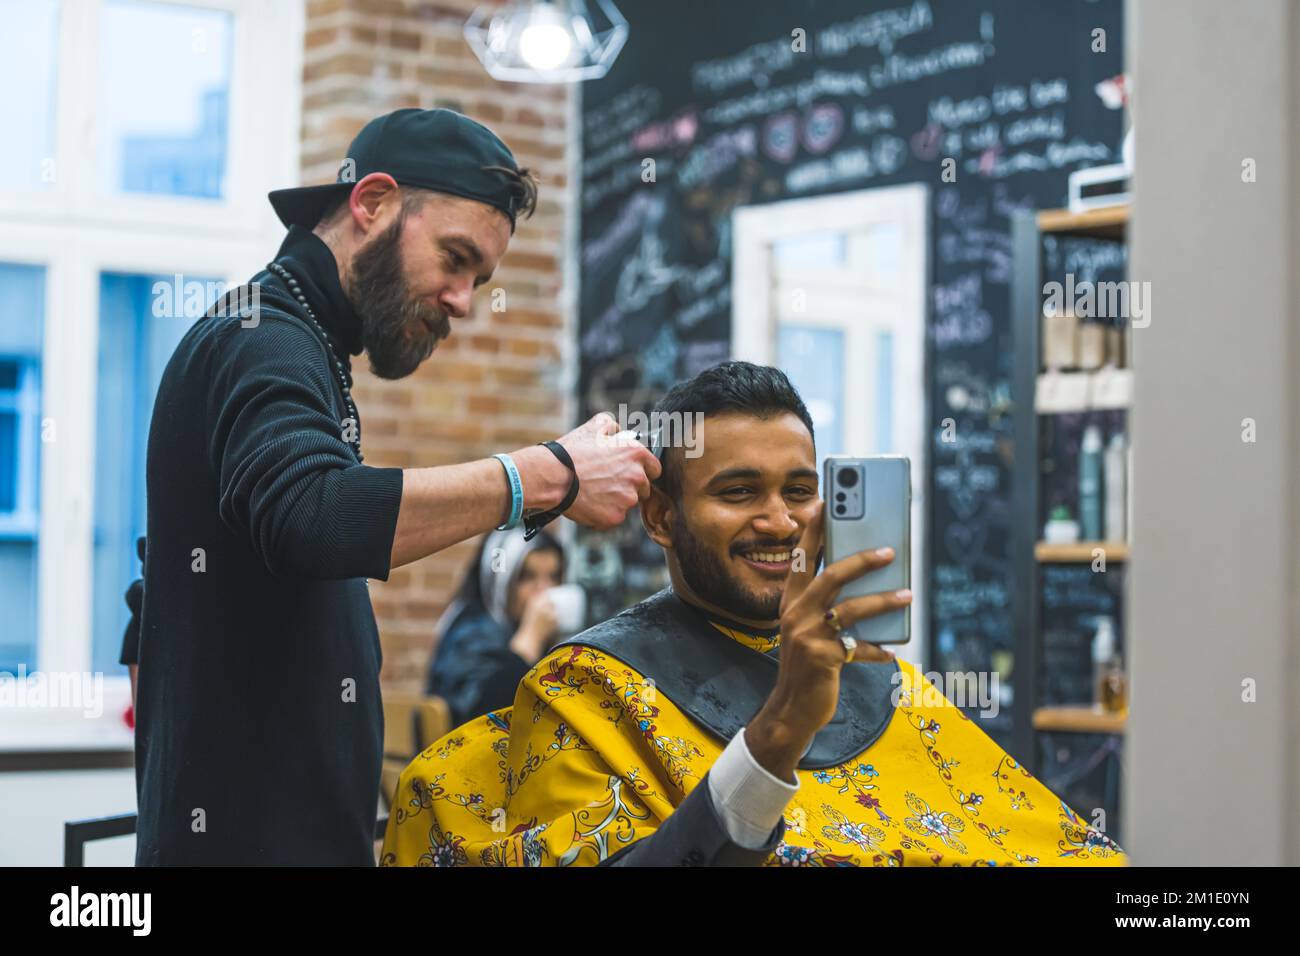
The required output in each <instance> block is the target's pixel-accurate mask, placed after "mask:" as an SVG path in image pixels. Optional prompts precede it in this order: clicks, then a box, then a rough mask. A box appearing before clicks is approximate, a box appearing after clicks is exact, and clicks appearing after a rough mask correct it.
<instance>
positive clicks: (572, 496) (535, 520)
mask: <svg viewBox="0 0 1300 956" xmlns="http://www.w3.org/2000/svg"><path fill="white" fill-rule="evenodd" d="M538 444H539V445H545V446H546V447H547V448H549V449H550V451H551V454H552V455H554V456H555V457H556V458H558V459H559V460H560V461H561V463H563V465H564V467H566V468H568V469H569V474H570V475H571V476H572V478H571V479H570V481H569V492H568V494H566V495H565V496H564V500H563V501H561V502H560V503H559V504H558V505H557V506H556V507H554V508H552V509H551V510H550V511H543V512H542V513H541V514H536V515H524V540H525V541H531V540H533V538H535V537H536V536H537V532H539V531H541V530H542V528H543V527H544V526H545V525H547V524H550V522H552V521H554V520H555V519H556V518H558V517H559V516H560V515H562V514H564V512H566V511H568V510H569V508H571V507H572V506H573V503H574V502H575V501H577V500H578V469H577V468H575V467H574V466H573V459H572V458H570V457H569V453H568V452H567V451H565V448H564V446H563V445H561V444H560V443H559V442H557V441H543V442H538Z"/></svg>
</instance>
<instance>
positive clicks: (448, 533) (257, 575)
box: [123, 109, 659, 866]
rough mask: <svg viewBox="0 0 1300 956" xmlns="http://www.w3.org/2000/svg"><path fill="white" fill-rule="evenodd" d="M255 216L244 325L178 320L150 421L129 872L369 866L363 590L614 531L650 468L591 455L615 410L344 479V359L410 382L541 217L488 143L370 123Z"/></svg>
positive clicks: (456, 132)
mask: <svg viewBox="0 0 1300 956" xmlns="http://www.w3.org/2000/svg"><path fill="white" fill-rule="evenodd" d="M270 198H271V203H272V205H273V206H274V208H275V210H276V212H277V213H278V214H279V216H280V218H281V220H282V221H283V222H284V224H285V225H286V226H288V227H289V235H288V237H287V238H286V239H285V241H284V244H283V245H282V246H281V247H280V250H279V251H278V252H277V253H276V256H275V259H274V260H273V261H272V262H270V263H269V264H268V265H267V268H266V269H265V270H263V271H262V272H260V273H258V274H257V275H256V276H254V277H253V278H252V280H251V281H250V283H249V284H248V285H246V286H244V287H241V289H240V290H238V295H232V297H231V298H233V299H235V300H237V301H238V302H239V303H240V304H241V305H243V306H245V307H246V306H247V305H248V304H249V303H252V304H253V308H252V309H247V308H245V309H244V310H242V311H240V310H226V309H222V308H216V309H214V310H212V311H211V312H210V313H209V314H208V315H206V316H205V317H204V318H203V319H201V320H199V321H198V322H196V323H195V324H194V326H193V327H192V328H191V329H190V330H189V331H187V332H186V334H185V336H184V338H183V339H182V340H181V342H180V344H179V345H178V346H177V348H176V351H175V353H174V354H173V356H172V358H171V360H170V361H169V363H168V364H167V367H166V370H165V371H164V373H163V376H162V381H161V384H160V386H159V389H158V395H157V399H156V401H155V405H154V415H153V422H152V425H151V428H150V432H149V445H148V464H147V501H148V535H147V544H146V552H145V555H144V557H145V570H144V588H143V603H142V607H141V610H140V618H141V619H140V621H139V626H138V628H137V629H134V630H133V629H128V642H129V641H130V640H131V638H132V637H133V636H134V634H135V633H136V632H138V638H137V641H138V643H137V646H136V647H134V648H133V647H130V646H128V647H126V648H124V651H123V656H124V658H126V660H135V659H138V676H137V701H136V704H137V708H136V789H137V796H138V800H139V824H138V829H137V833H138V843H137V853H136V860H137V862H138V863H140V864H250V863H259V864H297V865H304V864H316V865H319V864H351V865H362V866H364V865H373V863H374V850H373V838H374V825H375V817H376V810H377V806H378V788H379V777H380V762H381V759H382V749H383V710H382V704H381V701H380V695H379V669H380V645H379V635H378V632H377V629H376V627H375V618H374V612H373V610H372V608H371V604H370V595H369V591H368V588H367V580H366V579H367V578H377V579H380V580H385V579H387V577H388V575H389V572H390V571H391V570H392V569H393V568H396V567H399V566H401V565H404V564H407V563H409V562H411V561H414V560H416V559H418V558H422V557H424V556H425V555H429V554H432V553H434V552H436V551H439V550H441V549H443V548H445V547H447V546H448V545H451V544H454V543H456V542H458V541H463V540H465V539H467V538H470V537H473V536H475V535H479V534H482V533H484V532H487V531H489V530H491V529H492V528H494V527H498V526H500V527H502V528H513V527H516V526H518V525H519V524H521V523H523V524H525V525H528V526H530V527H537V526H540V525H541V524H544V523H546V521H548V520H550V519H552V518H554V517H555V516H556V515H558V514H559V513H561V512H563V513H565V514H567V515H568V516H569V517H570V518H572V519H573V520H575V521H578V522H581V523H583V524H586V525H589V526H591V527H595V528H609V527H612V526H614V525H616V524H618V523H619V522H620V521H621V520H622V519H623V516H624V515H625V514H626V512H627V510H628V509H629V508H631V507H632V506H633V505H634V504H636V503H637V501H638V500H639V498H640V497H642V496H645V495H648V494H649V493H650V480H651V479H653V478H655V477H656V476H657V475H658V474H659V463H658V462H657V461H655V460H654V457H653V456H652V455H651V454H650V452H649V451H647V450H646V449H645V448H633V447H619V446H618V445H615V444H613V443H611V442H608V441H605V440H604V436H606V435H609V434H612V433H613V432H617V431H618V425H617V423H616V422H615V421H614V419H613V418H612V417H610V416H609V415H601V416H596V417H594V418H593V419H592V420H591V421H589V422H587V423H586V424H584V425H583V426H581V427H580V428H577V429H575V430H574V431H572V432H570V433H569V434H567V435H565V436H564V437H562V438H560V439H559V440H558V441H557V442H548V443H546V445H545V447H543V446H541V445H534V446H531V447H528V448H522V449H518V450H515V451H514V452H512V453H509V454H505V453H503V454H500V455H496V456H493V457H490V458H484V459H481V460H479V461H473V462H468V463H466V464H460V465H448V466H444V467H438V468H406V469H401V468H376V467H371V466H369V465H365V464H362V456H361V433H362V429H361V422H360V420H359V416H358V413H357V408H356V403H355V402H354V401H353V399H352V394H351V386H352V374H351V359H352V357H354V356H356V355H359V354H361V352H363V351H364V352H366V353H367V355H368V358H369V361H370V366H371V369H372V370H373V371H374V372H375V374H376V375H378V376H379V377H380V378H385V379H398V378H402V377H404V376H407V375H410V374H411V373H412V372H414V371H415V370H416V369H417V368H418V367H419V366H420V364H421V363H422V362H424V361H425V360H426V359H427V358H429V356H430V355H431V354H432V352H433V350H434V349H435V348H436V346H437V345H438V343H439V342H440V341H441V340H442V339H444V338H446V337H447V335H448V334H449V333H450V331H451V323H452V322H453V321H458V320H461V319H464V318H465V317H467V316H468V315H469V313H470V302H471V297H472V295H473V293H474V290H475V289H476V288H478V287H479V286H481V285H482V284H483V283H484V282H486V281H488V279H489V278H490V277H491V276H492V274H493V271H494V270H495V268H496V266H497V263H498V262H499V261H500V260H501V258H502V256H503V255H504V254H505V251H506V247H507V245H508V243H509V241H510V237H511V236H512V235H513V233H514V229H515V225H516V222H517V219H518V217H519V216H520V215H524V216H527V215H530V214H531V211H532V209H533V208H534V206H535V203H536V187H535V184H534V183H533V181H532V179H531V177H530V176H529V174H528V171H527V170H521V169H519V168H518V166H517V164H516V163H515V160H514V157H513V156H512V155H511V153H510V150H509V149H507V148H506V145H505V144H504V143H503V142H501V140H500V139H498V138H497V137H496V136H495V135H494V134H493V133H492V132H491V131H490V130H488V129H487V128H486V127H485V126H482V125H481V124H479V123H476V122H474V121H473V120H471V119H469V118H468V117H465V116H462V115H460V114H459V113H455V112H453V111H451V110H416V109H405V110H398V111H396V112H394V113H390V114H387V115H385V116H381V117H378V118H377V119H375V120H372V121H371V122H370V123H368V124H366V126H365V128H363V129H362V130H361V132H360V133H359V134H358V135H357V137H356V139H355V140H354V141H353V143H352V145H351V146H350V147H349V150H348V157H347V159H346V160H345V161H344V163H343V164H342V166H341V168H340V172H339V176H338V181H337V182H335V183H330V184H327V185H324V186H312V187H305V188H295V189H286V190H279V191H277V192H274V193H272V194H271V197H270ZM250 290H251V294H250ZM245 313H246V314H245ZM137 590H138V589H137ZM133 593H135V591H133ZM126 660H124V662H126Z"/></svg>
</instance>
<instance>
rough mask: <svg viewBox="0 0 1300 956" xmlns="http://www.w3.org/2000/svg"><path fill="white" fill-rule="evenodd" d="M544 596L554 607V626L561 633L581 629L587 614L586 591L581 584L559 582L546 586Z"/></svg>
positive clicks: (572, 632)
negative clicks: (552, 585) (550, 586)
mask: <svg viewBox="0 0 1300 956" xmlns="http://www.w3.org/2000/svg"><path fill="white" fill-rule="evenodd" d="M546 597H547V598H548V599H549V600H550V602H551V607H553V608H555V622H556V623H555V627H556V630H558V631H559V632H560V633H562V634H576V633H577V632H578V631H580V630H582V625H583V622H584V620H585V619H586V616H587V592H586V591H584V590H583V589H582V585H581V584H561V585H558V586H557V587H553V588H547V589H546Z"/></svg>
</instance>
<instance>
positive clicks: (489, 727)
mask: <svg viewBox="0 0 1300 956" xmlns="http://www.w3.org/2000/svg"><path fill="white" fill-rule="evenodd" d="M712 626H713V627H715V628H717V629H718V630H719V631H721V632H722V633H724V634H726V635H727V636H728V637H730V638H731V639H733V640H737V641H740V642H742V643H744V644H747V645H748V646H750V647H753V648H754V649H755V650H759V651H767V650H770V649H771V647H772V646H773V642H774V639H773V638H766V637H762V636H754V635H749V634H744V633H741V632H738V631H735V630H732V629H730V628H727V627H723V626H721V625H719V624H717V623H714V624H713V625H712ZM898 664H899V666H900V668H902V671H903V674H904V675H905V679H904V680H903V681H902V682H901V687H900V690H901V693H900V695H899V706H898V707H897V708H896V709H895V710H894V714H893V717H892V718H891V720H890V722H889V725H888V726H887V727H886V729H885V731H884V733H883V734H882V735H881V736H880V737H879V738H878V739H877V740H876V741H875V742H874V743H873V744H872V745H871V746H870V747H869V748H868V749H867V750H865V751H863V752H862V753H861V754H860V755H858V757H857V758H855V759H853V760H850V761H849V762H847V763H845V764H842V765H840V766H838V767H834V768H828V769H825V770H800V771H798V775H799V790H798V792H797V793H796V794H795V795H794V798H793V799H792V800H791V802H790V803H789V805H788V806H787V807H786V811H785V825H786V830H785V835H784V839H783V840H782V842H781V843H780V844H778V846H777V847H776V849H775V851H774V852H773V853H772V854H771V855H770V856H769V857H768V858H767V860H766V861H765V862H766V865H768V866H1007V865H1016V864H1020V865H1027V866H1042V865H1048V866H1053V865H1089V866H1123V865H1126V864H1127V862H1128V861H1127V857H1126V856H1125V855H1124V853H1123V851H1122V850H1121V849H1120V848H1119V846H1117V845H1116V844H1115V843H1114V842H1113V841H1112V840H1111V839H1110V838H1109V837H1107V836H1106V835H1105V834H1104V833H1102V832H1101V831H1099V830H1097V829H1096V828H1094V827H1092V826H1090V825H1089V824H1088V822H1087V821H1086V820H1084V819H1083V818H1081V817H1080V816H1079V815H1078V814H1076V813H1075V812H1074V811H1073V810H1072V809H1070V808H1069V807H1068V806H1066V805H1065V804H1064V803H1063V802H1062V801H1061V800H1060V799H1058V798H1057V797H1056V796H1055V795H1054V794H1053V793H1052V792H1051V791H1050V790H1048V789H1047V788H1046V787H1045V786H1044V785H1043V784H1042V783H1040V782H1039V781H1038V780H1037V779H1036V778H1035V777H1034V776H1033V775H1031V774H1030V773H1029V772H1028V771H1026V770H1025V769H1024V768H1022V767H1021V766H1020V765H1019V764H1017V763H1016V762H1015V760H1013V759H1012V758H1011V757H1009V756H1008V755H1007V754H1006V753H1004V752H1003V751H1002V750H1001V749H1000V748H999V747H998V746H997V745H996V744H995V743H994V742H993V741H992V740H991V739H990V738H989V737H988V736H987V735H986V734H985V733H984V732H983V731H982V730H980V729H979V727H977V726H976V725H975V724H974V723H972V722H971V720H970V719H969V718H968V717H966V716H965V715H964V714H963V712H962V711H961V710H960V708H957V707H955V706H951V705H946V706H945V703H946V701H945V699H944V698H943V697H942V696H941V695H940V694H939V691H938V690H937V689H936V688H935V687H934V686H933V685H932V684H930V683H929V682H928V681H926V680H925V678H924V676H922V675H921V674H920V673H919V672H917V671H916V670H915V668H914V667H913V666H912V665H911V664H909V663H908V662H906V661H904V660H902V659H901V658H900V659H899V660H898ZM909 691H910V693H909ZM914 698H915V699H916V702H915V703H914V702H913V701H914ZM923 702H924V703H926V704H929V705H930V706H923V705H922V703H923ZM725 745H726V741H724V740H720V739H718V738H716V737H714V736H712V734H711V733H710V732H709V731H707V730H704V729H703V728H701V727H700V726H699V725H697V724H695V723H694V722H692V721H691V720H690V719H689V718H687V717H686V716H685V715H684V714H683V713H682V712H681V711H680V710H678V709H677V708H676V707H675V706H674V705H673V703H672V702H671V701H670V700H667V699H666V698H665V696H664V695H663V693H662V692H656V689H655V687H654V685H653V682H650V681H647V680H646V679H645V678H644V677H643V676H642V675H641V674H639V673H637V672H636V671H634V670H632V669H630V668H629V667H628V666H626V665H625V664H623V663H622V662H621V661H619V660H617V659H616V658H613V657H610V656H608V655H606V654H603V653H601V652H599V651H596V650H594V649H592V648H587V647H578V646H569V647H562V648H558V649H556V650H555V651H553V652H552V653H551V654H549V655H548V656H547V657H545V658H543V659H542V660H541V661H539V662H538V664H537V666H536V667H534V668H533V669H532V670H531V671H530V672H529V673H528V674H527V675H526V676H525V677H524V679H523V680H522V681H520V684H519V687H518V690H517V691H516V694H515V701H514V706H513V707H510V708H508V709H505V710H501V711H497V712H494V713H490V714H487V715H486V716H484V717H480V718H477V719H475V720H471V721H469V722H468V723H466V724H464V725H462V726H461V727H458V728H457V729H456V730H453V731H452V732H451V733H449V734H447V735H446V736H445V737H443V738H441V739H440V740H438V741H436V742H435V743H434V744H432V745H431V746H430V747H429V748H428V749H427V750H425V751H424V752H423V753H421V754H420V755H419V756H418V757H416V758H415V760H414V761H412V763H411V764H410V766H408V767H407V768H406V770H405V771H404V772H403V774H402V777H401V781H400V783H399V784H398V788H397V793H396V795H395V798H394V801H393V806H392V812H391V814H390V816H389V821H388V830H387V833H386V834H385V837H384V848H383V855H382V857H381V860H380V863H381V865H384V866H593V865H595V864H597V863H599V862H600V861H601V860H604V859H606V858H607V857H610V856H612V855H613V854H615V853H617V852H618V851H619V850H621V849H623V848H624V847H626V846H628V845H630V844H631V843H632V842H633V841H636V840H639V839H641V838H642V837H645V836H649V835H650V834H652V833H654V831H655V828H656V827H658V826H659V824H660V823H662V822H663V821H664V820H665V819H666V818H667V816H668V815H669V814H670V813H672V812H673V810H674V808H676V807H677V806H678V805H679V804H681V802H682V801H683V800H684V799H685V798H686V796H687V795H688V794H689V793H690V792H691V790H692V789H693V788H694V787H696V786H698V785H699V783H700V781H701V780H702V779H703V778H704V775H705V773H707V771H708V769H709V767H710V766H711V765H712V764H713V762H714V760H716V759H717V758H718V756H719V754H721V752H722V748H723V747H724V746H725Z"/></svg>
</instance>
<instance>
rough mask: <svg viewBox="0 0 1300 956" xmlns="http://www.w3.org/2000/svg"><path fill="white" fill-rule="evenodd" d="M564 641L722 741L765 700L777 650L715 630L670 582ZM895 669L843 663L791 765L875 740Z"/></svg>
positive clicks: (890, 709) (830, 758)
mask: <svg viewBox="0 0 1300 956" xmlns="http://www.w3.org/2000/svg"><path fill="white" fill-rule="evenodd" d="M719 623H721V624H728V622H726V621H719ZM564 646H582V647H592V648H595V649H596V650H598V651H601V652H603V653H606V654H608V655H610V656H611V657H615V658H617V659H618V660H620V661H622V662H623V663H624V664H627V665H628V666H629V667H631V668H633V669H634V670H636V671H637V672H639V673H640V674H641V675H643V676H644V677H647V678H650V679H652V680H653V681H654V682H655V689H656V690H657V691H658V692H659V693H662V694H664V695H665V696H667V698H668V699H669V700H671V701H672V702H673V703H674V704H675V705H676V706H677V707H678V708H679V709H680V710H681V711H682V712H683V713H685V714H686V715H687V716H688V717H689V718H690V719H691V720H693V721H695V722H696V723H698V724H701V725H702V726H704V727H705V728H706V729H707V730H709V731H710V732H711V733H713V734H714V735H716V736H717V737H720V738H721V739H722V740H724V741H728V740H730V739H731V738H732V737H734V736H735V735H736V733H737V732H739V730H740V729H741V728H742V727H744V726H745V724H747V723H748V722H749V721H750V720H751V719H752V718H753V716H754V715H755V714H756V713H758V710H759V708H760V707H762V706H763V703H764V701H766V700H767V697H768V694H770V693H771V691H772V688H773V687H775V686H776V673H777V667H778V666H779V655H780V647H777V648H776V649H774V650H772V651H770V652H769V653H766V654H765V653H763V652H761V651H756V650H754V649H752V648H749V647H746V646H745V645H744V644H741V643H739V642H738V641H734V640H732V639H731V638H729V637H727V636H726V635H724V634H722V633H720V632H719V631H717V630H716V629H715V628H713V627H711V626H710V625H709V618H708V616H707V615H706V613H705V612H704V611H702V610H701V609H699V608H696V607H694V606H692V605H689V604H687V603H686V602H685V601H683V600H682V599H681V598H680V597H678V596H677V594H676V593H675V592H674V591H673V589H672V588H671V587H667V588H664V589H663V590H662V591H660V592H659V593H657V594H653V595H651V596H650V597H648V598H646V599H645V600H644V601H642V602H640V603H639V604H635V605H633V606H632V607H630V608H628V609H627V610H626V611H623V612H622V613H620V614H617V615H615V616H614V617H612V618H610V619H609V620H608V621H605V622H603V623H601V624H597V625H596V626H595V627H591V628H588V629H587V630H585V631H583V632H582V633H580V634H577V635H575V636H574V637H571V638H569V639H568V640H566V641H562V642H561V643H560V644H557V645H556V647H564ZM898 673H899V667H898V663H897V662H896V661H890V662H889V663H888V664H872V663H855V664H852V665H848V666H846V667H845V668H844V671H843V673H842V675H841V677H840V699H839V703H838V705H837V706H836V709H835V716H834V717H832V718H831V722H830V723H829V724H827V725H826V726H825V727H823V728H822V729H821V730H820V731H818V732H817V735H816V736H815V737H814V738H813V741H812V744H811V745H810V746H809V748H808V751H807V753H805V754H804V756H803V759H802V760H800V761H799V767H800V768H801V769H804V770H821V769H825V768H829V767H837V766H840V765H841V764H844V763H847V762H848V761H850V760H852V759H854V758H855V757H857V756H858V755H859V754H861V753H862V752H863V751H864V750H866V749H867V748H868V747H870V746H871V745H872V744H873V743H875V742H876V740H878V739H879V738H880V735H881V734H883V733H884V732H885V728H886V727H888V726H889V721H890V719H891V718H892V717H893V715H894V704H893V693H894V688H895V687H897V686H898V683H897V678H895V676H894V675H895V674H898Z"/></svg>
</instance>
